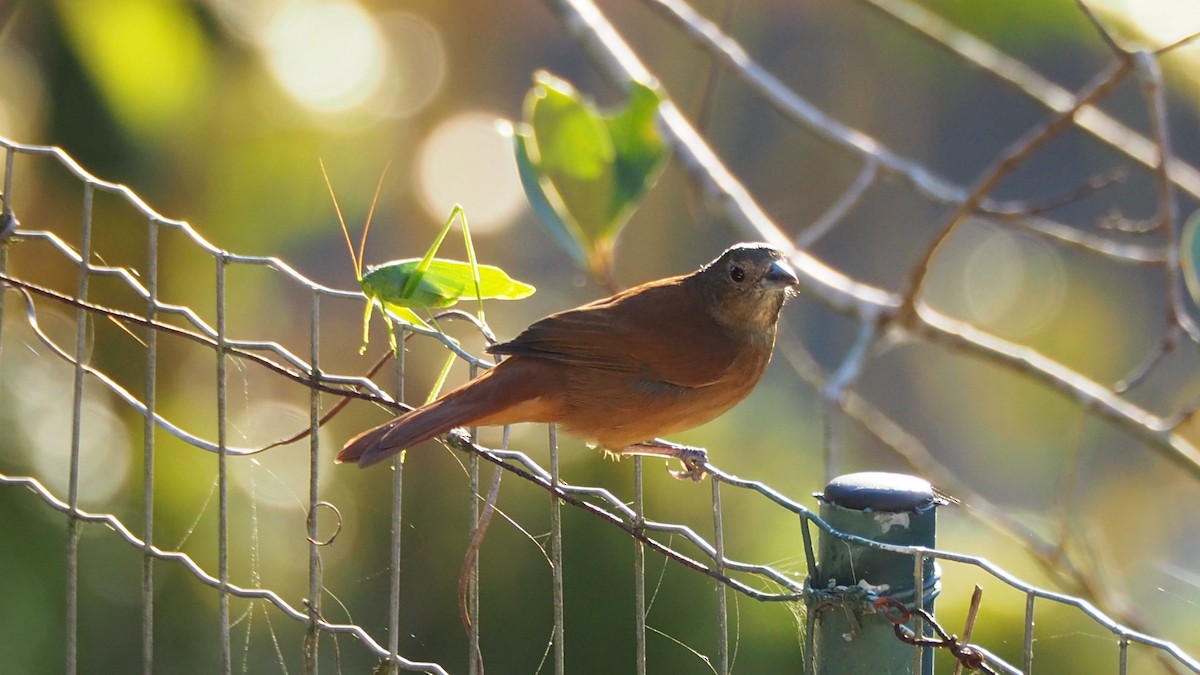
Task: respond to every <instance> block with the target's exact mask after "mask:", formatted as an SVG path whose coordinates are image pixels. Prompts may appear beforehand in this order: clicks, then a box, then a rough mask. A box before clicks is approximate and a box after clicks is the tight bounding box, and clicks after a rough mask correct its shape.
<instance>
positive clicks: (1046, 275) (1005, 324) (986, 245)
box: [962, 228, 1066, 336]
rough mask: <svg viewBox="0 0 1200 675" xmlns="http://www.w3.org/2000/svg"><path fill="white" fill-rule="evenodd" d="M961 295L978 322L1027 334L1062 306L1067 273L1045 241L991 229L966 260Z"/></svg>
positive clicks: (1013, 333)
mask: <svg viewBox="0 0 1200 675" xmlns="http://www.w3.org/2000/svg"><path fill="white" fill-rule="evenodd" d="M962 292H963V297H964V298H965V300H966V305H967V308H968V310H969V311H970V313H971V315H972V318H973V319H974V320H975V321H976V322H978V323H979V324H981V325H984V326H988V327H991V328H997V329H1003V330H1004V332H1005V333H1006V334H1008V335H1014V336H1021V335H1028V334H1030V333H1033V332H1035V331H1037V330H1039V329H1041V328H1042V327H1043V326H1044V325H1045V323H1046V322H1047V321H1049V320H1051V319H1052V318H1053V317H1054V315H1055V314H1057V313H1058V312H1059V310H1060V309H1061V308H1062V303H1063V302H1064V300H1065V298H1066V275H1065V273H1064V271H1063V262H1062V259H1061V257H1060V256H1059V254H1058V252H1057V251H1055V250H1054V249H1052V248H1050V247H1049V246H1047V245H1046V244H1045V243H1044V242H1042V241H1040V240H1038V239H1035V238H1033V237H1028V236H1021V235H1018V234H1014V233H1012V232H1010V231H1008V230H1004V229H1000V228H989V230H988V231H987V232H986V233H985V234H984V236H982V237H981V238H980V239H979V241H978V243H977V244H976V246H975V247H974V249H973V250H972V251H971V252H970V253H969V254H968V255H967V257H966V262H965V264H964V266H963V284H962Z"/></svg>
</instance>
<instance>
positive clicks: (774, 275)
mask: <svg viewBox="0 0 1200 675" xmlns="http://www.w3.org/2000/svg"><path fill="white" fill-rule="evenodd" d="M798 283H800V277H798V276H796V270H794V269H792V266H791V265H789V264H788V263H787V261H784V260H776V261H775V262H773V263H771V269H769V270H767V273H766V275H764V276H763V280H762V285H763V288H765V289H766V290H768V291H774V290H779V289H781V288H791V287H792V286H795V285H796V284H798Z"/></svg>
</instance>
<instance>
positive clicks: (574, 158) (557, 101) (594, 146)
mask: <svg viewBox="0 0 1200 675" xmlns="http://www.w3.org/2000/svg"><path fill="white" fill-rule="evenodd" d="M536 82H537V84H536V85H535V86H534V89H533V92H531V95H530V97H529V99H528V101H527V102H526V105H527V108H526V111H525V114H526V119H527V120H528V121H529V123H530V125H531V126H532V127H533V128H534V130H535V133H536V136H537V143H538V148H540V149H541V155H540V163H539V164H540V166H541V168H542V170H543V171H545V172H547V173H553V174H559V175H564V176H570V177H572V178H576V179H578V180H596V179H598V178H600V177H601V175H602V174H604V173H605V172H606V171H607V170H608V168H609V166H610V165H611V164H612V163H613V160H614V156H615V150H614V149H613V143H612V137H611V136H610V135H609V132H608V129H607V128H606V127H605V124H604V120H603V119H601V117H600V113H599V111H597V110H596V108H595V107H594V106H593V105H592V104H591V102H590V101H587V100H585V99H584V98H582V97H581V96H580V95H579V92H577V91H575V89H574V87H572V86H571V85H570V84H569V83H568V82H566V81H564V80H560V79H558V78H556V77H554V76H553V75H550V74H549V73H545V72H539V73H538V74H537V75H536Z"/></svg>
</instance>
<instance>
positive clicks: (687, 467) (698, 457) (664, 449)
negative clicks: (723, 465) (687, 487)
mask: <svg viewBox="0 0 1200 675" xmlns="http://www.w3.org/2000/svg"><path fill="white" fill-rule="evenodd" d="M620 454H622V455H642V456H645V457H666V458H671V459H678V460H679V462H680V463H681V464H682V465H683V470H682V471H675V470H672V469H667V473H669V474H671V476H672V477H674V478H677V479H679V480H684V479H691V480H693V481H695V482H697V483H699V482H700V481H701V480H703V479H704V477H705V476H706V475H708V471H707V470H705V467H706V466H707V465H708V451H707V450H705V449H704V448H697V447H693V446H690V445H680V444H678V443H672V442H670V441H664V440H663V439H661V438H655V439H653V440H649V441H645V442H642V443H638V444H637V445H631V446H629V447H628V448H625V449H623V450H621V452H620Z"/></svg>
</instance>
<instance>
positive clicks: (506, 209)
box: [417, 112, 525, 233]
mask: <svg viewBox="0 0 1200 675" xmlns="http://www.w3.org/2000/svg"><path fill="white" fill-rule="evenodd" d="M417 162H418V170H417V180H418V181H419V190H418V192H419V193H420V195H421V199H422V202H423V204H424V206H425V208H426V210H428V212H429V215H430V216H432V217H433V219H434V222H436V223H437V224H438V225H439V226H440V225H441V223H442V222H443V221H444V219H445V218H446V216H447V215H449V213H450V209H451V208H452V207H453V206H454V205H455V204H462V205H463V208H464V209H466V212H467V218H468V219H469V222H470V223H471V231H472V232H479V233H486V232H495V231H498V230H502V229H505V228H507V227H508V226H509V225H511V224H512V222H513V220H514V219H515V218H516V217H517V215H519V214H520V213H521V210H522V207H523V206H524V205H525V193H524V192H523V191H522V189H521V180H520V178H519V177H518V176H517V165H516V161H515V160H514V159H513V149H512V141H511V140H510V139H509V138H507V137H505V136H504V135H503V134H502V133H500V130H499V129H498V128H497V119H496V117H495V116H493V115H488V114H486V113H482V112H469V113H463V114H460V115H458V116H455V117H452V118H450V119H448V120H446V121H444V122H442V123H441V124H440V125H438V127H437V128H435V129H434V130H433V132H432V133H430V134H429V137H428V138H426V139H425V141H424V143H422V144H421V148H420V150H419V151H418V155H417Z"/></svg>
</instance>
